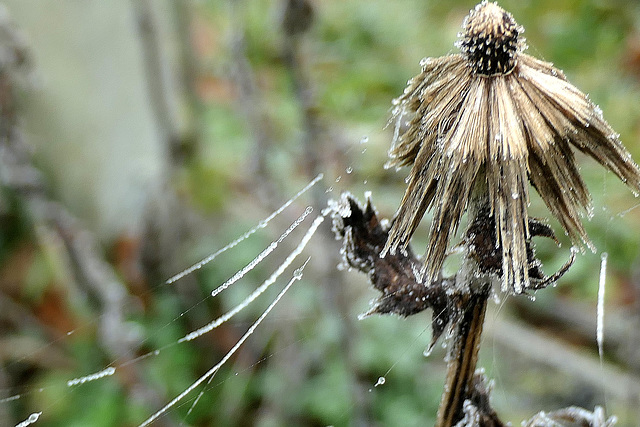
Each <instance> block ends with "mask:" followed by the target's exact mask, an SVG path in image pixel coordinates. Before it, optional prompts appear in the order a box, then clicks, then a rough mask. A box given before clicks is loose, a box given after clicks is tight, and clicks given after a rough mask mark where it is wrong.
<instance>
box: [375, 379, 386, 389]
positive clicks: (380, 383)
mask: <svg viewBox="0 0 640 427" xmlns="http://www.w3.org/2000/svg"><path fill="white" fill-rule="evenodd" d="M386 381H387V379H386V378H385V377H380V378H378V382H377V383H376V384H375V386H374V387H378V386H379V385H384V383H385V382H386Z"/></svg>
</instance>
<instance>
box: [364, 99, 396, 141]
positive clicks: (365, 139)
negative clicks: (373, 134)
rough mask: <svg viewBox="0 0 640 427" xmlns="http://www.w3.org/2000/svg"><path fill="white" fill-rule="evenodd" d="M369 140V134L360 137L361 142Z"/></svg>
mask: <svg viewBox="0 0 640 427" xmlns="http://www.w3.org/2000/svg"><path fill="white" fill-rule="evenodd" d="M394 101H395V100H394ZM367 142H369V137H368V136H363V137H362V138H360V144H366V143H367Z"/></svg>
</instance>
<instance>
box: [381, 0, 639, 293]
mask: <svg viewBox="0 0 640 427" xmlns="http://www.w3.org/2000/svg"><path fill="white" fill-rule="evenodd" d="M522 32H523V29H522V27H520V26H519V25H518V24H517V23H516V22H515V20H514V19H513V17H512V16H511V14H509V13H508V12H506V11H504V10H503V9H502V8H500V7H499V6H498V5H497V4H495V3H488V2H486V1H484V2H482V3H480V4H479V5H478V6H476V8H475V9H473V10H472V11H471V12H470V14H469V15H468V16H467V18H466V19H465V21H464V25H463V31H462V33H461V34H460V40H459V42H458V43H457V45H458V46H459V47H460V49H461V53H459V54H454V55H449V56H444V57H440V58H428V59H425V60H423V61H422V72H421V73H420V74H419V75H418V76H416V77H414V78H413V79H412V80H410V82H409V85H408V87H407V88H406V90H405V93H404V94H403V95H402V96H401V97H399V98H398V99H396V100H395V101H394V104H395V108H394V110H393V117H394V118H395V121H396V132H395V136H394V141H393V144H392V147H391V150H390V157H391V161H390V163H389V164H390V165H391V166H403V165H413V167H412V169H411V173H410V176H409V185H408V187H407V190H406V192H405V195H404V198H403V200H402V203H401V205H400V208H399V209H398V212H397V213H396V217H395V221H394V223H393V226H392V228H391V230H390V236H389V241H388V242H387V244H386V246H385V250H384V251H383V255H384V254H386V253H387V252H391V253H395V251H396V250H397V249H403V248H406V246H407V244H408V242H409V240H410V238H411V236H412V235H413V233H414V231H415V229H416V227H417V226H418V224H419V222H420V220H421V219H422V217H423V215H424V213H425V212H426V211H427V210H432V211H433V214H434V219H433V223H432V224H431V229H430V233H429V242H428V247H427V251H426V256H425V260H424V263H425V265H424V269H425V273H424V274H425V280H427V281H429V282H430V281H433V280H434V279H435V278H436V277H437V276H438V274H439V271H440V269H441V267H442V263H443V260H444V258H445V255H446V253H447V249H448V247H449V241H450V239H451V237H452V236H453V235H454V234H455V233H456V231H457V229H458V226H459V223H460V220H461V218H462V215H463V214H464V212H465V211H466V210H467V208H468V206H469V204H470V203H471V199H472V195H474V194H477V192H478V191H484V192H487V193H488V198H489V201H490V209H491V214H492V215H493V217H494V218H495V224H496V226H495V232H496V241H497V243H498V248H500V249H501V254H502V259H501V262H502V269H501V270H502V288H503V290H508V289H510V290H512V291H513V292H515V293H521V292H523V291H524V290H526V288H528V287H529V272H528V268H527V262H526V260H527V251H526V242H527V240H528V239H529V238H530V237H531V232H530V230H529V220H528V218H529V217H528V214H527V207H528V204H529V188H528V187H529V183H531V184H532V185H533V187H534V188H535V189H536V191H537V192H538V193H539V194H540V196H541V198H542V200H544V202H545V204H546V205H547V207H548V208H549V210H550V211H551V213H552V214H553V215H554V216H555V217H556V218H557V219H558V220H559V221H560V223H561V225H562V227H563V228H564V229H565V230H566V232H567V233H568V235H569V237H570V238H571V240H572V242H573V243H574V244H578V245H580V243H581V242H582V243H584V244H586V245H587V246H589V247H590V248H592V249H593V246H592V245H591V243H590V241H589V238H588V237H587V234H586V232H585V230H584V228H583V226H582V222H581V214H582V213H584V212H588V211H589V209H590V201H591V199H590V195H589V192H588V190H587V188H586V186H585V183H584V181H583V180H582V178H581V176H580V173H579V171H578V167H577V165H576V163H575V159H574V154H573V152H572V149H571V145H573V146H574V147H575V148H577V149H578V150H580V151H582V152H584V153H586V154H588V155H589V156H591V157H593V158H594V159H595V160H597V161H598V162H599V163H600V164H601V165H603V166H604V167H605V168H607V169H609V170H610V171H612V172H613V173H615V174H616V175H617V176H618V177H619V178H620V179H621V180H622V181H624V182H625V183H626V184H627V185H629V186H630V187H631V188H632V189H633V190H634V191H637V192H640V170H639V169H638V166H637V165H636V163H634V161H633V160H632V159H631V156H630V154H629V152H628V151H627V150H626V149H625V148H624V147H623V146H622V144H621V142H620V140H619V136H618V135H617V134H616V133H615V132H614V131H613V129H612V128H611V127H610V126H609V124H608V123H607V122H606V121H605V120H604V118H603V117H602V112H601V111H600V109H599V108H598V107H597V106H595V105H594V104H593V103H592V102H591V101H590V100H589V98H588V97H587V96H586V95H585V94H583V93H582V92H580V91H579V90H578V89H577V88H576V87H574V86H573V85H572V84H571V83H569V82H568V81H567V80H566V78H565V76H564V74H563V73H562V72H561V71H560V70H558V69H556V68H555V67H554V66H553V65H552V64H550V63H548V62H544V61H540V60H538V59H536V58H533V57H532V56H529V55H527V54H525V53H523V51H524V49H525V48H526V46H525V44H524V39H523V38H522V37H521V36H522ZM474 189H475V192H476V193H474ZM474 197H475V196H474Z"/></svg>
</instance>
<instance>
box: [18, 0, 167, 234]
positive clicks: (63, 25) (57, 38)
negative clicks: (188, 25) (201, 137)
mask: <svg viewBox="0 0 640 427" xmlns="http://www.w3.org/2000/svg"><path fill="white" fill-rule="evenodd" d="M5 5H6V10H7V11H8V13H9V15H10V17H11V19H13V20H14V22H15V23H16V25H17V26H18V27H19V28H20V29H21V30H22V31H23V33H24V35H25V36H26V38H27V44H28V45H29V46H30V48H31V53H32V56H33V62H34V65H35V74H34V79H33V81H34V83H35V85H34V87H33V90H31V91H30V92H29V93H27V95H26V96H25V98H24V99H23V106H22V109H23V110H22V111H23V112H24V117H25V123H24V129H25V135H26V137H27V141H28V142H29V143H30V144H32V145H33V146H34V149H35V158H36V161H37V163H38V166H40V167H41V168H42V169H43V170H44V171H45V172H46V173H47V174H48V177H49V178H50V184H51V188H52V190H53V192H54V194H53V196H54V197H56V198H59V199H60V200H61V201H62V202H63V203H65V204H66V205H67V206H68V207H69V208H70V209H71V211H72V212H73V213H74V214H76V215H77V216H78V217H80V218H81V219H82V220H83V221H84V222H85V223H86V225H88V226H89V227H90V228H92V229H93V230H95V231H96V232H97V233H98V234H99V236H100V237H101V238H102V239H107V240H109V239H112V238H114V237H116V236H117V235H119V234H121V233H134V234H135V233H136V232H137V231H138V229H139V227H140V226H141V224H142V214H143V209H144V207H145V203H146V199H147V197H148V194H151V193H152V191H153V190H154V186H156V185H158V184H159V182H160V173H161V172H162V164H163V162H164V160H163V159H164V153H163V150H162V148H161V147H162V146H161V144H159V142H158V131H157V130H156V126H155V123H154V117H153V113H152V109H151V105H150V102H149V95H148V90H147V88H148V86H147V81H146V76H145V72H146V70H145V67H144V63H143V54H142V53H143V52H142V43H141V39H140V35H139V31H138V24H137V18H136V10H135V8H134V7H133V5H134V2H132V1H131V0H110V1H102V0H8V1H6V2H5Z"/></svg>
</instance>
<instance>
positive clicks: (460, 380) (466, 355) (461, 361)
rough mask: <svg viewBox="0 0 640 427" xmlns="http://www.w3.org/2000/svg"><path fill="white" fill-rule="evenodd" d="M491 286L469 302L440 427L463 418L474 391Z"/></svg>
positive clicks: (453, 349) (458, 330) (450, 357)
mask: <svg viewBox="0 0 640 427" xmlns="http://www.w3.org/2000/svg"><path fill="white" fill-rule="evenodd" d="M489 289H490V288H489V286H486V287H485V288H484V289H483V290H482V291H481V292H479V293H474V294H472V295H470V296H469V298H468V300H467V301H465V304H464V308H463V313H462V315H461V318H460V321H459V322H458V323H457V325H456V327H455V335H454V337H453V339H452V340H451V341H450V347H449V351H448V354H447V376H446V379H445V385H444V392H443V393H442V399H441V401H440V407H439V409H438V418H437V420H436V424H435V425H436V427H450V426H453V425H455V423H457V422H458V421H459V420H461V419H462V418H463V410H462V409H463V404H464V401H465V399H466V398H467V396H469V395H470V394H471V390H472V388H473V377H474V373H475V370H476V364H477V363H478V352H479V350H480V339H481V336H482V325H483V324H484V315H485V312H486V308H487V301H488V299H489Z"/></svg>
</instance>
